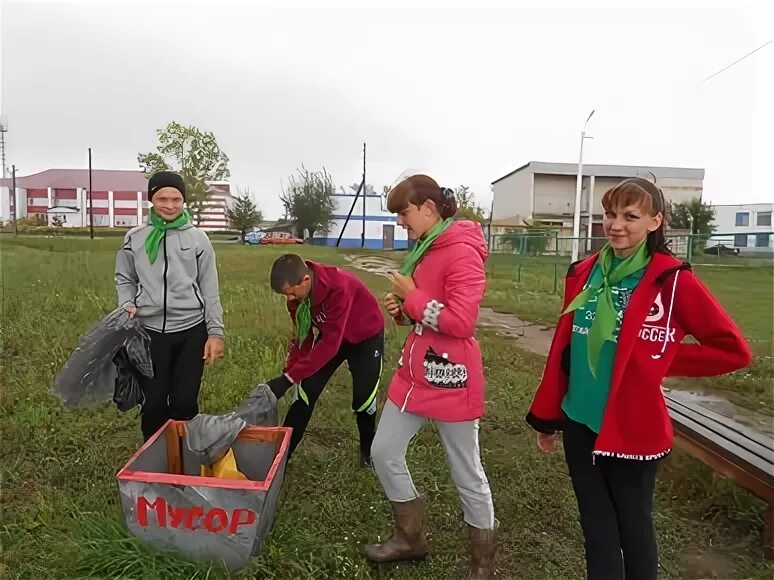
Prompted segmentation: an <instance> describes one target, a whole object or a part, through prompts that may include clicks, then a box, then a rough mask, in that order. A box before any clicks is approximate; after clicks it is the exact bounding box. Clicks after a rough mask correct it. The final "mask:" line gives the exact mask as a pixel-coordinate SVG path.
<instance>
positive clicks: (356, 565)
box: [0, 238, 774, 580]
mask: <svg viewBox="0 0 774 580" xmlns="http://www.w3.org/2000/svg"><path fill="white" fill-rule="evenodd" d="M0 244H1V245H0V252H1V253H0V259H2V301H1V302H0V308H1V310H0V316H2V328H1V329H0V341H1V346H2V361H3V367H2V383H1V384H2V390H1V391H0V427H2V433H3V449H2V452H1V454H0V462H1V465H2V473H1V474H0V475H1V477H2V479H1V480H0V490H2V498H1V499H2V504H0V505H1V507H2V513H1V514H0V542H2V546H1V547H2V555H1V556H0V578H8V579H12V580H16V579H19V580H21V579H24V580H28V579H38V578H55V579H61V578H93V579H96V578H99V579H108V578H111V579H112V578H123V579H127V580H128V579H133V578H137V579H140V578H142V579H143V580H154V579H157V578H158V579H172V580H175V579H196V580H199V579H201V580H203V579H205V578H210V579H224V578H230V577H231V578H237V579H243V580H245V579H252V578H272V579H301V578H304V579H305V578H309V579H324V578H342V579H344V578H347V579H350V578H396V579H400V578H427V579H434V578H438V579H448V578H454V577H455V576H456V573H457V571H458V570H459V569H460V568H461V567H462V566H464V563H465V559H466V551H467V542H466V535H465V529H464V526H463V523H462V519H461V516H460V509H459V504H458V500H457V494H456V491H455V489H454V487H453V485H452V483H451V481H450V479H449V476H448V472H447V467H446V462H445V459H444V454H443V450H442V448H441V446H440V443H439V441H438V438H437V436H436V435H435V433H434V432H433V430H432V429H430V428H428V429H425V430H424V431H423V432H422V433H421V434H420V435H419V436H418V437H417V438H416V439H415V441H414V442H413V444H412V446H411V449H410V452H409V456H408V461H409V465H410V467H411V469H412V473H413V475H414V479H415V482H416V485H417V487H418V488H419V489H420V490H422V492H424V493H425V494H426V495H427V497H428V499H429V504H430V531H431V534H432V535H431V550H432V557H431V558H430V559H429V560H428V562H427V563H426V564H423V565H422V566H421V567H419V568H415V567H404V566H388V567H385V568H383V569H381V570H379V569H372V568H370V567H368V566H367V565H366V564H365V562H364V560H363V558H362V557H361V555H360V547H361V545H362V544H363V543H364V542H368V541H373V540H374V539H376V537H377V535H378V534H382V535H384V534H385V533H387V532H388V529H389V523H390V515H389V505H388V503H387V502H386V500H385V499H384V496H383V493H382V490H381V488H380V486H379V483H378V481H377V479H376V477H375V476H374V474H373V473H372V472H369V471H362V470H358V469H356V468H355V466H356V463H357V449H356V448H357V444H356V429H355V425H354V421H353V418H352V415H351V412H350V411H349V400H350V396H351V394H350V393H351V391H350V386H349V379H348V377H347V374H346V371H345V370H342V371H340V372H339V373H338V374H337V375H336V376H335V377H334V379H333V381H332V382H331V384H330V385H329V387H328V389H327V390H326V391H325V393H324V394H323V396H322V397H321V399H320V402H319V404H318V407H317V410H316V413H315V416H314V418H313V420H312V423H311V425H310V428H309V430H308V433H307V435H306V437H305V439H304V441H303V443H302V445H301V447H299V450H298V452H297V453H296V455H295V456H294V459H293V463H292V465H290V466H289V467H288V471H287V477H286V481H285V485H284V488H283V494H282V498H281V504H280V506H279V509H278V512H277V522H276V526H275V528H274V531H273V533H272V535H271V537H270V539H269V541H268V543H267V545H266V547H265V548H264V550H263V551H262V553H261V554H260V555H258V556H257V557H256V558H254V559H253V560H252V562H251V563H250V565H249V567H247V568H245V569H244V570H241V571H239V572H236V573H233V574H232V575H229V574H228V573H227V572H226V571H224V570H223V569H222V568H220V567H218V566H216V565H211V564H207V563H201V562H188V561H185V560H182V559H180V558H178V557H176V556H175V555H172V554H168V553H162V552H157V551H154V550H153V549H152V548H150V547H148V546H146V545H144V544H142V543H141V542H139V541H138V540H136V539H135V538H133V537H132V536H131V535H129V534H128V533H127V531H126V530H125V527H124V524H123V516H122V514H121V511H120V504H119V502H118V491H117V486H116V482H115V473H116V472H117V471H118V469H119V468H120V467H121V466H122V465H123V464H124V463H125V462H126V461H127V460H128V458H129V457H130V456H131V454H132V453H133V452H134V451H135V450H136V449H137V447H138V446H139V444H140V442H141V437H140V433H139V425H138V418H137V413H136V411H132V412H129V413H126V414H121V413H119V412H117V411H116V409H115V408H114V407H113V406H111V405H108V404H104V405H97V406H96V407H94V408H90V409H85V410H78V411H69V410H66V409H64V408H63V407H62V406H61V404H60V403H59V401H58V400H57V399H56V398H55V397H53V396H52V395H51V394H50V393H49V385H50V384H51V382H52V379H53V377H54V375H55V373H56V372H57V370H58V369H59V368H60V367H61V365H62V364H63V363H64V361H65V360H66V358H67V356H68V355H69V353H70V352H71V351H72V349H73V348H74V347H75V345H76V344H77V341H78V337H79V336H80V335H81V333H83V332H84V331H85V330H86V329H87V328H88V327H89V326H90V325H91V324H93V323H94V322H95V321H97V320H98V319H99V318H100V317H101V316H103V315H104V314H105V313H106V312H108V311H109V310H110V309H112V307H113V305H114V303H115V295H114V289H113V281H112V271H113V263H114V257H115V251H116V249H117V247H118V244H119V240H118V239H104V240H96V241H89V240H74V239H34V238H19V239H16V240H10V239H8V238H4V239H2V240H0ZM296 250H298V251H302V252H303V253H304V255H305V256H307V257H309V258H311V259H317V260H323V261H327V262H332V263H338V264H345V260H344V255H343V254H340V253H336V252H334V251H332V250H327V249H323V248H313V247H303V248H296ZM216 251H217V253H218V263H219V270H220V279H221V288H222V300H223V305H224V309H225V319H226V324H227V333H228V338H227V356H226V358H225V359H224V360H223V361H222V362H221V363H220V364H218V365H217V366H214V367H212V368H208V369H207V371H206V373H205V377H204V385H203V389H202V396H201V407H202V411H203V412H207V413H218V412H222V411H226V410H228V409H230V408H232V407H234V406H236V405H237V404H238V403H239V402H240V401H241V400H242V398H243V397H244V396H245V394H246V393H247V391H248V390H249V388H250V386H251V385H252V384H254V383H255V382H257V381H260V380H261V379H265V378H268V377H271V376H274V375H275V374H276V373H277V372H278V370H279V369H280V367H281V364H282V360H283V358H284V350H285V346H286V342H287V339H288V338H289V331H290V328H289V321H288V320H287V315H286V313H285V310H284V307H283V305H282V299H281V298H279V297H277V296H275V295H274V294H272V293H271V292H270V291H269V289H268V279H267V278H268V276H267V270H268V267H269V265H270V263H271V261H272V259H273V257H275V256H276V255H278V254H279V253H281V252H284V251H287V249H286V248H266V247H240V246H237V245H229V244H220V245H218V246H216ZM358 274H359V275H361V276H362V277H363V279H364V280H365V281H366V282H367V283H368V284H369V285H370V286H371V288H372V289H373V290H374V291H375V292H377V293H381V292H383V291H384V290H386V284H387V281H386V280H385V279H384V278H382V277H379V276H371V275H365V274H362V273H360V272H359V273H358ZM401 338H402V337H401V336H400V335H399V334H398V332H396V331H395V329H394V328H392V327H391V328H390V330H389V332H388V335H387V344H388V346H387V354H388V360H387V361H386V364H385V380H387V379H389V376H390V373H391V369H393V368H394V367H395V364H396V358H397V356H398V352H399V347H400V342H401ZM481 343H482V348H483V352H484V360H485V367H486V373H487V379H488V386H487V389H488V391H487V414H486V417H485V419H484V420H483V422H482V432H481V449H482V454H483V461H484V464H485V467H486V469H487V472H488V475H489V478H490V481H491V485H492V489H493V493H494V498H495V506H496V510H497V515H498V518H499V520H500V521H501V534H500V540H501V541H500V546H501V548H500V554H499V558H498V568H499V570H500V572H499V577H501V578H518V577H523V578H550V579H556V578H581V577H582V576H583V573H582V570H583V555H582V541H581V537H580V530H579V526H578V523H577V508H576V505H575V500H574V497H573V495H572V491H571V487H570V482H569V479H568V477H567V473H566V467H565V465H564V462H563V460H562V457H561V455H559V454H557V455H553V456H550V457H545V456H543V455H540V454H539V453H538V452H537V451H536V450H535V446H534V433H533V432H532V431H531V430H530V429H529V427H528V426H527V425H526V424H525V423H524V420H523V417H524V415H525V412H526V408H527V406H528V405H529V402H530V400H531V397H532V393H533V392H534V389H535V386H536V384H537V381H538V380H539V377H540V373H541V371H542V365H543V359H542V358H541V357H538V356H535V355H531V354H529V353H525V352H522V351H520V350H519V349H517V348H514V346H513V344H512V343H511V342H509V341H508V340H506V339H503V338H500V337H497V336H494V335H490V334H484V335H483V336H482V337H481ZM382 398H383V397H382ZM284 410H285V402H284V401H283V402H282V409H281V412H282V413H283V414H284ZM763 513H764V511H763V504H762V502H760V501H759V500H757V499H756V498H754V497H753V496H752V495H751V494H749V493H747V492H745V491H744V490H741V489H740V488H738V487H737V486H734V485H732V484H731V483H729V482H727V481H721V480H719V479H718V478H717V477H716V476H714V475H713V474H712V473H711V472H710V471H709V470H708V469H707V468H705V467H704V466H703V465H701V464H700V463H699V462H698V461H697V460H695V459H693V458H691V457H688V456H686V455H684V454H681V453H678V452H676V453H674V454H673V455H672V456H671V457H670V458H669V459H668V460H667V461H666V462H665V465H664V470H663V473H662V476H661V483H660V485H659V488H658V494H657V526H658V530H659V542H660V547H661V558H662V563H663V567H664V572H663V575H662V577H664V578H692V577H699V574H700V571H699V570H698V569H697V568H696V565H695V563H693V562H692V561H688V560H686V558H685V555H686V554H694V553H696V554H699V555H700V556H702V557H704V556H707V557H708V556H709V554H711V553H715V554H717V553H719V554H721V555H722V558H723V560H722V563H723V565H724V566H725V568H718V569H719V570H722V572H721V573H720V576H719V577H723V578H770V577H771V575H772V572H774V567H772V566H771V565H769V564H766V563H764V561H763V559H762V552H761V549H760V534H761V530H762V524H763V520H762V515H763ZM715 557H718V556H715ZM704 577H711V575H709V574H707V575H705V576H704Z"/></svg>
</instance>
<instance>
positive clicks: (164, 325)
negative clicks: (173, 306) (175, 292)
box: [161, 230, 169, 332]
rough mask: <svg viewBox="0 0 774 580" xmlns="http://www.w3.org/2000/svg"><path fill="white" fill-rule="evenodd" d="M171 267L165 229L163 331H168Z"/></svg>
mask: <svg viewBox="0 0 774 580" xmlns="http://www.w3.org/2000/svg"><path fill="white" fill-rule="evenodd" d="M168 269H169V259H168V257H167V232H166V230H165V231H164V319H163V322H162V324H161V332H166V331H167V270H168Z"/></svg>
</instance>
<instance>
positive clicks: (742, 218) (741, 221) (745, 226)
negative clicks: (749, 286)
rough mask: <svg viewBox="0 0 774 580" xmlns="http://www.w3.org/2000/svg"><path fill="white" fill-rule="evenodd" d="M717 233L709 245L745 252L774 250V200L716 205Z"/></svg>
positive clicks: (715, 222) (715, 221) (714, 207)
mask: <svg viewBox="0 0 774 580" xmlns="http://www.w3.org/2000/svg"><path fill="white" fill-rule="evenodd" d="M712 207H713V209H714V210H715V219H714V220H713V222H712V223H713V224H714V226H715V234H714V235H713V236H712V237H711V238H710V239H709V244H708V245H711V244H723V245H726V246H729V247H734V248H739V249H740V251H741V253H742V254H745V253H755V252H768V251H771V250H773V249H774V227H772V225H771V224H772V222H771V213H772V210H773V209H774V203H746V204H738V205H715V206H712Z"/></svg>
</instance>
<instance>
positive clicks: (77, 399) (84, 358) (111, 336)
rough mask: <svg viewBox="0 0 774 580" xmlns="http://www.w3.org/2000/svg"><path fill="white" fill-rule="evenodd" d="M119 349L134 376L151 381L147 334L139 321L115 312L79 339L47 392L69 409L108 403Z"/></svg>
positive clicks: (121, 311)
mask: <svg viewBox="0 0 774 580" xmlns="http://www.w3.org/2000/svg"><path fill="white" fill-rule="evenodd" d="M122 348H125V351H126V355H127V358H128V361H129V362H130V364H131V365H132V366H133V367H134V368H135V369H136V370H137V372H140V373H141V374H143V375H145V376H146V377H148V378H151V377H153V362H152V360H151V354H150V337H149V336H148V333H147V332H146V331H145V329H144V328H143V326H142V323H141V322H140V321H138V320H137V319H136V318H131V317H130V316H129V313H128V312H127V311H126V310H125V309H123V308H117V309H115V310H113V311H112V312H111V313H110V314H108V315H107V316H105V318H103V319H102V320H101V321H100V322H99V323H97V324H96V325H95V326H93V327H92V328H91V329H90V330H89V331H87V332H86V333H85V334H83V335H82V336H81V339H80V343H79V344H78V347H77V348H76V349H75V350H74V351H73V352H72V354H71V355H70V358H69V359H68V360H67V362H66V363H65V365H64V367H62V370H60V371H59V373H58V374H57V376H56V378H55V379H54V382H53V384H52V386H51V391H52V392H53V393H54V394H55V395H56V396H57V397H59V398H60V399H61V400H62V401H63V402H64V404H65V406H67V407H70V408H74V407H83V406H86V405H88V404H90V403H93V402H96V401H109V400H111V398H112V397H113V395H114V392H115V388H116V378H117V375H118V369H117V368H116V365H115V363H114V361H113V359H114V358H115V356H116V354H117V353H118V351H119V350H121V349H122Z"/></svg>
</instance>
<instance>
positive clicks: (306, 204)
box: [280, 165, 359, 238]
mask: <svg viewBox="0 0 774 580" xmlns="http://www.w3.org/2000/svg"><path fill="white" fill-rule="evenodd" d="M297 171H298V175H297V176H295V175H291V176H290V177H289V178H288V186H287V189H286V188H284V187H283V188H282V193H281V194H280V199H281V200H282V205H283V206H284V207H285V215H286V216H287V218H288V219H290V220H291V221H292V222H293V224H294V225H295V228H296V232H297V234H298V236H299V237H301V236H303V232H304V230H308V232H309V237H310V238H311V237H313V236H314V234H315V232H319V233H323V234H325V233H328V231H329V230H330V228H331V223H332V222H333V212H334V211H335V209H336V204H335V201H334V199H333V192H334V191H335V190H336V189H335V187H334V186H333V180H332V179H331V176H330V174H329V173H328V172H327V171H326V170H325V168H324V167H323V169H322V171H309V170H308V169H306V168H305V167H304V166H303V165H302V166H301V169H299V170H297ZM358 185H359V184H358Z"/></svg>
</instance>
